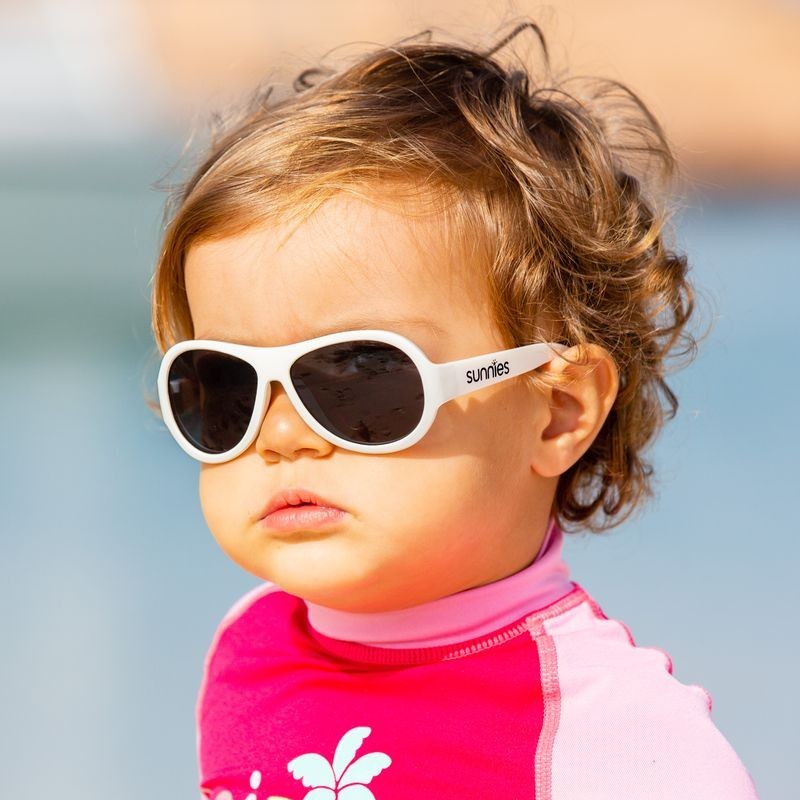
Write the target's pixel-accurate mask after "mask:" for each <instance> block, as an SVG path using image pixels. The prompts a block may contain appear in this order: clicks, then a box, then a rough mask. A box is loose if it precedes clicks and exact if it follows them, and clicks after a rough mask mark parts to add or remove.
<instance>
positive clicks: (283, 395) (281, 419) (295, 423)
mask: <svg viewBox="0 0 800 800" xmlns="http://www.w3.org/2000/svg"><path fill="white" fill-rule="evenodd" d="M269 389H270V397H269V401H268V403H267V409H266V412H265V414H264V419H263V420H262V422H261V429H260V430H259V432H258V436H257V437H256V441H255V448H256V452H257V453H259V454H260V455H261V456H262V458H264V459H265V460H268V461H274V460H276V454H277V455H283V456H284V457H286V458H291V459H295V458H297V456H298V455H300V454H301V452H302V451H306V455H312V456H314V457H316V456H317V455H324V454H326V453H328V452H330V451H331V450H332V449H333V447H334V445H333V444H331V443H330V442H328V441H327V440H326V439H323V438H322V437H321V436H319V434H317V432H316V431H314V430H312V429H311V428H310V427H309V426H308V425H307V424H306V422H305V420H304V419H303V418H302V417H301V416H300V414H299V413H298V411H297V409H296V408H295V407H294V405H293V404H292V401H291V398H290V397H289V395H288V394H287V392H286V389H285V388H284V387H283V384H281V382H280V381H271V382H270V386H269Z"/></svg>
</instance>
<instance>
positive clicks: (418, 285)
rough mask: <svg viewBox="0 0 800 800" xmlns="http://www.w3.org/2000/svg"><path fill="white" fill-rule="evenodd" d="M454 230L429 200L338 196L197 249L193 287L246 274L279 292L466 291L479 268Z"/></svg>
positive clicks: (189, 267) (191, 254) (191, 266)
mask: <svg viewBox="0 0 800 800" xmlns="http://www.w3.org/2000/svg"><path fill="white" fill-rule="evenodd" d="M450 230H451V229H450V227H449V226H447V225H445V224H444V223H443V221H442V218H441V216H438V217H437V215H436V214H434V213H432V212H430V211H426V210H425V206H424V204H423V203H416V204H413V205H411V206H408V205H404V204H401V203H399V202H396V201H393V200H392V199H391V198H389V197H386V196H384V195H380V196H378V197H377V198H372V197H370V198H367V199H362V198H360V197H355V196H351V195H349V194H346V193H338V194H336V195H334V196H332V197H330V198H328V199H327V200H326V201H325V202H324V203H323V204H322V205H320V206H319V207H318V208H317V209H316V210H315V211H314V212H313V213H311V214H310V215H309V216H307V217H306V218H301V219H299V220H297V219H291V218H288V219H287V218H281V217H277V218H274V219H270V220H269V221H267V222H265V223H263V224H259V225H258V226H254V227H251V228H249V229H247V230H245V231H244V232H241V233H237V234H235V235H233V236H226V237H224V238H219V239H212V240H207V241H201V242H199V243H197V244H194V245H192V246H190V247H189V250H188V252H187V258H186V272H187V282H188V281H189V280H191V279H192V277H194V273H199V275H200V277H201V279H202V280H211V281H213V280H214V279H215V276H216V278H217V279H218V280H220V281H224V282H225V283H230V281H231V280H235V279H236V278H237V277H238V278H239V279H242V280H247V281H249V282H252V283H254V284H255V285H261V286H264V287H265V288H266V287H271V288H272V289H273V290H275V289H278V290H280V287H281V286H287V285H291V286H295V287H296V288H298V289H299V290H303V289H304V288H306V289H307V288H308V284H310V283H313V282H315V281H322V282H324V284H325V286H326V287H327V288H328V289H333V288H336V289H339V290H344V289H347V288H349V289H350V290H351V291H353V292H355V293H358V292H359V291H364V292H378V291H382V290H383V291H398V289H399V287H400V286H401V285H403V284H407V286H406V288H405V289H404V291H407V290H417V291H428V292H434V293H435V289H436V288H437V287H438V288H445V289H447V288H450V289H451V290H452V289H457V290H458V291H462V292H463V291H464V290H465V289H468V288H469V286H470V285H472V284H473V283H474V282H475V281H476V279H477V277H478V274H479V272H478V267H477V265H474V264H469V263H467V261H466V258H465V256H464V248H461V247H458V246H455V247H454V246H453V242H452V241H451V238H452V237H451V236H449V235H448V232H449V231H450ZM413 293H414V292H413V291H412V294H413Z"/></svg>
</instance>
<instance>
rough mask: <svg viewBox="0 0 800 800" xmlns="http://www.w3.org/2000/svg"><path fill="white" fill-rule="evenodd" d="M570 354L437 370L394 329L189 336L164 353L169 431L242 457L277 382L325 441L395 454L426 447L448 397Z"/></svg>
mask: <svg viewBox="0 0 800 800" xmlns="http://www.w3.org/2000/svg"><path fill="white" fill-rule="evenodd" d="M566 349H568V348H567V345H563V344H556V343H547V342H537V343H535V344H527V345H522V346H521V347H513V348H511V349H509V350H500V351H499V352H496V353H486V354H485V355H480V356H474V357H472V358H462V359H459V360H457V361H448V362H444V363H440V364H437V363H434V362H432V361H430V360H429V359H428V357H427V356H426V355H425V354H424V353H423V352H422V350H421V349H420V348H419V347H418V346H417V345H415V344H414V343H413V342H412V341H411V340H409V339H407V338H406V337H405V336H401V335H400V334H399V333H394V332H393V331H383V330H353V331H340V332H337V333H331V334H327V335H324V336H318V337H316V338H313V339H308V340H306V341H302V342H295V343H293V344H287V345H282V346H277V347H256V346H254V345H244V344H236V343H232V342H219V341H214V340H211V339H188V340H186V341H183V342H178V343H177V344H174V345H173V346H172V347H170V348H169V350H167V352H166V353H164V356H163V358H162V360H161V367H160V369H159V373H158V395H159V401H160V404H161V413H162V416H163V418H164V421H165V423H166V425H167V428H168V429H169V431H170V433H171V434H172V435H173V436H174V437H175V440H176V441H177V442H178V444H179V445H180V446H181V447H182V448H183V449H184V450H185V451H186V452H187V453H188V454H189V455H190V456H192V458H195V459H197V460H198V461H202V462H204V463H206V464H219V463H221V462H223V461H229V460H231V459H233V458H236V456H238V455H239V454H240V453H242V452H244V451H245V450H246V449H247V448H248V447H249V446H250V444H251V443H252V442H253V441H254V440H255V438H256V436H257V435H258V432H259V430H260V428H261V424H262V420H263V418H264V414H265V411H266V409H267V407H268V405H269V398H270V381H280V383H281V384H282V386H283V388H284V389H285V390H286V394H287V395H288V396H289V399H290V400H291V402H292V404H293V405H294V408H295V409H296V411H297V413H298V414H299V415H300V416H301V417H302V419H303V421H304V422H305V423H306V424H307V425H308V426H309V428H311V429H312V430H314V431H316V432H317V433H318V434H319V435H320V436H321V437H322V438H323V439H326V440H327V441H329V442H331V443H333V444H335V445H338V446H339V447H342V448H344V449H345V450H353V451H355V452H357V453H394V452H396V451H398V450H403V449H405V448H407V447H411V445H413V444H415V443H416V442H418V441H419V440H420V439H421V438H422V437H423V436H424V435H425V434H426V433H427V432H428V430H429V429H430V427H431V425H432V424H433V421H434V419H435V418H436V413H437V411H438V410H439V407H440V406H441V405H442V404H444V403H446V402H447V401H448V400H452V399H453V398H454V397H460V396H461V395H464V394H468V393H469V392H473V391H475V390H477V389H482V388H483V387H484V386H491V385H492V384H494V383H498V382H500V381H504V380H507V379H509V378H513V377H515V376H517V375H522V374H523V373H526V372H530V371H531V370H534V369H536V368H537V367H540V366H541V365H542V364H545V363H547V362H548V361H550V360H551V359H553V358H554V357H555V355H556V354H557V353H560V352H563V351H564V350H566Z"/></svg>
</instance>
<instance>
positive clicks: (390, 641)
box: [305, 517, 574, 648]
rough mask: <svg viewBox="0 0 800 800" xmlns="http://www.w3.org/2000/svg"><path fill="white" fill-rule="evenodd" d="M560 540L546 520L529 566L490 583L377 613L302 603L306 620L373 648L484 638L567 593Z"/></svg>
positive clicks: (332, 634)
mask: <svg viewBox="0 0 800 800" xmlns="http://www.w3.org/2000/svg"><path fill="white" fill-rule="evenodd" d="M563 536H564V534H563V532H562V531H561V529H560V528H559V527H558V525H556V522H555V519H554V518H553V517H551V518H550V524H549V526H548V529H547V534H546V535H545V538H544V541H543V543H542V547H541V549H540V550H539V553H538V555H537V556H536V558H535V559H534V560H533V562H531V563H530V564H529V565H528V566H527V567H525V568H524V569H522V570H520V571H519V572H515V573H514V574H513V575H509V576H507V577H505V578H502V579H501V580H498V581H494V582H493V583H487V584H484V585H483V586H476V587H474V588H472V589H466V590H464V591H463V592H457V593H456V594H451V595H448V596H447V597H441V598H439V599H438V600H432V601H431V602H428V603H422V604H421V605H417V606H412V607H411V608H403V609H399V610H396V611H379V612H376V613H361V612H356V611H342V610H340V609H335V608H328V607H327V606H320V605H316V604H315V603H309V602H308V601H305V603H306V606H307V607H308V621H309V623H310V625H311V627H312V628H314V629H315V630H316V631H317V632H319V633H321V634H323V635H324V636H329V637H331V638H333V639H342V640H345V641H349V642H358V643H359V644H363V645H369V646H372V647H395V648H407V647H436V646H439V645H446V644H455V643H457V642H462V641H466V640H468V639H473V638H476V637H479V636H483V635H484V634H488V633H491V632H492V631H495V630H497V629H498V628H502V627H503V626H505V625H508V624H510V623H512V622H514V621H515V620H517V619H520V618H521V617H524V616H525V614H527V613H529V612H532V611H536V610H538V609H540V608H544V607H545V606H548V605H550V604H551V603H554V602H555V601H556V600H558V599H559V598H561V597H563V596H564V595H565V594H567V593H568V592H570V591H572V589H573V588H574V584H573V582H572V581H571V580H570V579H569V567H568V566H567V564H566V563H565V562H564V561H563V560H562V558H561V549H562V544H563Z"/></svg>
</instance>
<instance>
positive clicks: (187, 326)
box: [149, 19, 698, 532]
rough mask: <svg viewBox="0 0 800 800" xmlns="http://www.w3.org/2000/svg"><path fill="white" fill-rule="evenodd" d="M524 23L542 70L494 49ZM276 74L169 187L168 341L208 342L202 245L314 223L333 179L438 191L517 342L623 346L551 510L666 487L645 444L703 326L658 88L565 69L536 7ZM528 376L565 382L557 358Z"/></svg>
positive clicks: (163, 308)
mask: <svg viewBox="0 0 800 800" xmlns="http://www.w3.org/2000/svg"><path fill="white" fill-rule="evenodd" d="M523 30H532V31H534V32H535V33H536V35H537V37H538V41H539V43H540V45H541V51H542V54H543V56H544V59H543V61H544V64H543V66H542V67H541V74H537V76H536V78H535V79H534V78H533V77H532V76H531V75H530V74H529V73H528V71H527V70H526V69H525V68H524V66H523V65H521V64H517V65H516V66H514V65H511V66H509V67H503V66H501V64H500V63H499V62H498V61H497V59H496V58H495V57H494V55H495V54H496V53H497V51H499V50H500V49H501V48H503V47H505V46H506V45H507V44H508V43H509V42H510V41H511V40H512V39H513V38H514V37H515V36H517V35H518V34H519V33H520V32H521V31H523ZM320 63H321V62H320ZM568 86H569V88H570V89H571V91H570V92H568V91H567V87H568ZM280 88H282V89H283V96H282V97H280V98H279V97H277V96H273V95H274V94H275V92H274V89H275V86H274V85H269V86H267V87H266V88H262V86H259V87H258V88H257V89H256V90H255V91H254V92H253V94H252V95H251V96H250V97H249V98H248V100H247V101H246V102H245V103H244V104H240V105H239V106H238V107H237V106H234V108H233V110H231V111H229V112H228V113H227V114H223V115H220V114H216V115H214V116H213V117H212V125H211V128H212V132H211V140H210V143H209V145H208V147H207V150H205V151H204V154H203V156H202V158H201V159H200V163H199V165H197V166H196V167H195V169H194V171H193V173H192V174H191V176H190V177H189V178H188V179H187V180H185V181H184V182H182V183H180V184H178V185H176V186H174V187H173V188H172V194H171V196H170V198H169V200H168V202H167V205H166V209H165V220H164V237H163V243H162V247H161V250H160V254H159V257H158V263H157V267H156V270H155V273H154V276H153V289H152V311H153V317H152V327H153V332H154V335H155V339H156V342H157V344H158V347H159V348H160V350H161V352H162V353H163V352H165V351H166V350H167V349H168V348H169V347H170V346H171V345H172V344H174V343H175V342H177V341H181V340H183V339H187V338H193V326H192V320H191V316H190V313H189V307H188V302H187V297H186V290H185V284H184V272H183V269H184V259H185V255H186V253H187V251H188V248H189V247H190V245H192V244H196V243H198V242H200V241H204V240H209V239H216V238H222V237H225V236H229V235H235V234H238V233H242V232H244V231H246V230H248V229H249V228H251V227H253V226H255V225H263V224H264V223H265V221H267V220H272V219H275V220H277V219H284V220H286V219H287V218H290V219H300V220H302V219H306V218H307V217H308V216H309V215H310V214H311V213H313V211H314V210H315V209H316V208H317V207H318V206H319V205H320V204H321V203H323V202H324V201H325V200H326V199H327V198H329V197H330V196H331V195H333V194H334V193H337V192H351V193H354V194H359V193H360V192H362V191H363V192H365V193H366V196H367V197H369V196H370V194H371V193H372V194H373V196H374V191H373V190H375V189H376V188H377V187H380V186H388V185H391V186H392V188H393V191H394V190H395V189H397V190H398V191H399V190H400V189H401V188H402V187H406V188H407V191H409V192H410V194H409V195H408V196H409V197H411V196H413V197H414V198H416V199H419V198H420V197H422V196H423V195H424V196H426V197H429V198H430V200H431V201H432V202H433V203H434V204H437V205H436V208H437V210H438V213H439V217H438V218H439V219H440V221H441V225H442V232H443V234H444V235H446V236H451V237H453V238H452V241H454V242H456V241H461V242H462V243H464V242H467V243H468V244H467V246H468V247H469V248H470V254H471V256H472V260H473V261H474V262H475V263H476V265H477V264H480V265H481V266H480V267H477V266H476V269H480V270H481V271H482V272H481V276H482V278H483V279H484V280H485V282H486V284H487V287H488V291H489V296H490V298H491V303H492V308H493V312H494V315H495V321H496V323H497V325H498V328H499V330H500V331H501V332H502V333H503V335H504V337H505V338H506V345H507V346H508V347H516V346H519V345H522V344H527V343H529V342H534V341H540V340H545V341H553V342H563V343H565V344H570V345H580V344H581V343H584V342H594V343H597V344H599V345H601V346H602V347H604V348H605V349H606V350H607V351H608V352H609V353H610V354H611V355H612V356H613V358H614V360H615V362H616V365H617V367H618V370H619V391H618V395H617V397H616V399H615V402H614V404H613V407H612V408H611V411H610V413H609V415H608V417H607V418H606V420H605V422H604V424H603V426H602V428H601V430H600V431H599V433H598V435H597V436H596V438H595V440H594V441H593V442H592V444H591V445H590V447H589V449H588V450H587V451H586V452H585V453H584V454H583V456H582V457H581V458H580V459H579V460H578V461H577V462H576V463H575V464H573V465H572V467H570V468H569V469H568V470H567V471H566V472H564V473H563V474H562V475H561V476H560V477H559V481H558V486H557V490H556V495H555V498H554V503H553V513H554V515H555V516H556V518H557V521H558V523H559V524H560V526H561V527H562V528H563V529H564V530H565V531H566V530H567V523H570V522H572V523H577V527H582V528H587V529H589V530H591V531H593V532H601V531H603V530H605V529H608V528H611V527H613V526H615V525H618V524H619V523H620V522H622V521H623V520H625V519H627V518H628V516H629V515H630V513H631V512H632V511H633V510H634V508H636V507H637V505H639V502H640V500H642V499H643V498H644V497H646V496H652V495H653V489H652V485H651V484H652V480H653V468H652V466H651V464H650V463H648V461H646V460H645V458H644V455H643V451H644V449H645V447H646V446H647V445H648V444H649V443H650V442H651V441H652V440H653V439H654V438H655V436H656V434H657V433H658V432H659V431H660V429H661V427H662V425H663V422H664V418H665V416H666V415H668V416H669V418H670V419H671V418H672V417H674V416H675V413H676V411H677V407H678V400H677V397H676V395H675V394H674V392H673V391H672V390H671V389H670V387H669V386H668V385H667V383H666V381H665V380H664V375H665V373H666V366H665V362H666V358H667V356H668V355H669V354H670V351H673V350H674V348H675V347H676V345H677V344H678V343H679V342H682V343H683V345H684V346H683V348H682V349H681V350H679V351H678V353H679V354H681V355H688V356H689V357H690V358H693V357H694V356H695V354H696V350H697V342H698V337H695V336H693V335H692V334H690V333H689V332H688V330H687V328H686V325H687V321H688V320H689V317H690V315H691V314H692V312H693V310H694V307H695V291H694V289H693V288H692V286H691V284H690V283H689V281H688V279H687V273H688V266H687V258H686V256H685V255H681V254H678V253H676V252H674V250H673V249H670V248H669V247H668V244H667V241H666V237H667V235H668V233H669V232H670V231H669V229H668V228H667V223H668V221H669V219H670V216H671V213H672V211H673V210H674V209H672V208H670V207H669V202H668V198H669V197H670V192H669V191H668V190H670V189H671V186H670V183H671V181H672V179H673V178H674V177H675V176H676V175H677V159H676V156H675V155H674V153H673V151H672V148H671V147H670V145H669V143H668V140H667V138H666V136H665V134H664V132H663V130H662V128H661V126H660V125H659V123H658V122H657V120H656V119H655V118H654V116H653V115H652V113H651V112H650V111H649V110H648V108H647V107H646V106H645V104H644V103H643V102H642V100H641V99H640V98H639V97H638V96H637V95H636V94H635V93H634V92H632V91H631V90H630V89H629V88H627V87H626V86H624V85H623V84H621V83H619V82H618V81H614V80H609V79H603V78H597V77H580V76H572V77H563V76H562V77H561V78H557V77H556V76H554V75H553V71H552V68H551V65H550V60H549V55H548V52H547V45H546V42H545V37H544V35H543V34H542V32H541V30H540V29H539V27H538V26H537V25H536V24H535V23H533V22H531V21H529V20H527V19H525V21H523V22H522V23H521V24H519V23H518V22H516V23H515V26H514V29H513V30H512V31H511V32H510V33H509V34H508V35H505V36H503V37H502V38H501V39H500V41H499V42H497V43H496V44H495V45H494V46H492V47H490V48H489V49H488V50H486V51H483V50H476V49H475V48H473V47H469V46H466V45H464V44H458V43H443V42H434V41H431V31H430V30H426V31H423V32H422V33H420V34H418V35H417V36H413V37H409V38H405V39H402V40H400V41H399V42H396V43H395V44H394V45H391V46H380V47H378V48H376V49H373V50H371V51H369V52H366V53H361V54H359V55H358V57H357V58H355V59H354V60H353V61H352V63H350V64H346V65H343V66H341V67H340V68H339V69H334V68H330V67H326V66H322V65H320V66H316V67H313V68H310V69H306V70H304V71H303V72H301V73H300V74H299V75H298V76H297V77H296V79H295V80H294V82H293V85H292V86H291V87H287V86H286V85H282V86H281V87H280ZM398 196H400V195H398V193H397V191H395V192H394V197H395V198H397V197H398ZM409 205H410V204H409ZM579 352H582V351H580V348H579ZM673 354H674V353H673ZM578 362H580V356H579V357H578V358H577V359H576V363H578ZM524 379H525V380H526V381H529V382H530V384H531V385H532V386H533V387H535V388H540V389H541V388H544V387H545V386H549V387H552V388H557V386H558V385H563V384H559V383H558V380H557V379H555V378H553V376H552V375H551V374H550V373H548V372H546V371H545V372H542V373H539V372H533V373H529V374H528V375H526V376H524ZM661 395H663V396H664V398H666V402H667V406H666V407H662V404H661V398H660V396H661ZM149 405H150V407H151V409H153V410H154V411H155V412H156V413H158V405H157V403H155V402H153V401H150V402H149ZM601 513H602V515H603V518H602V519H598V516H600V514H601Z"/></svg>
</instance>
